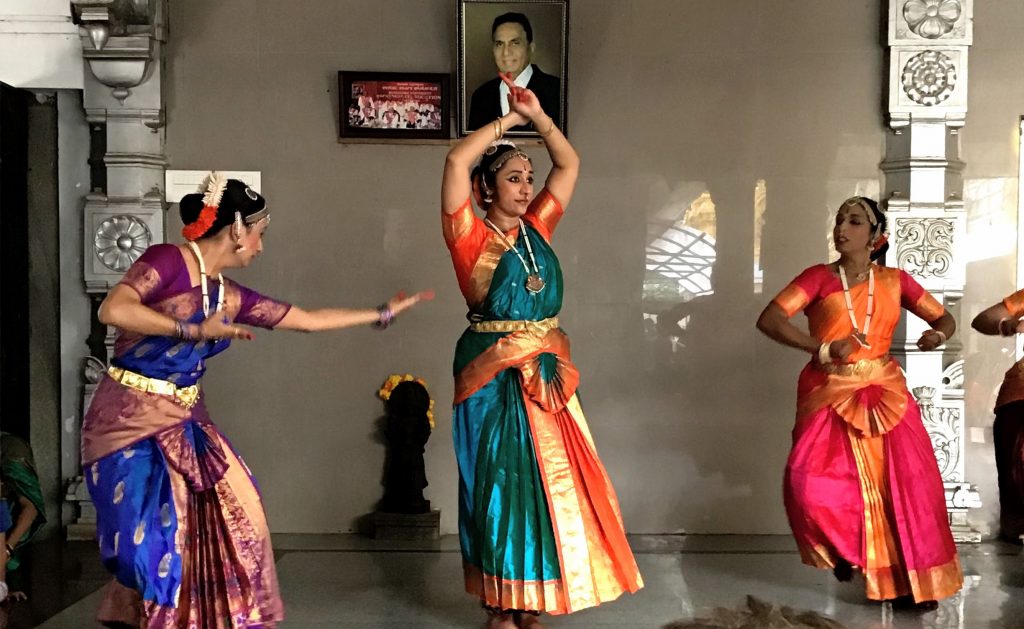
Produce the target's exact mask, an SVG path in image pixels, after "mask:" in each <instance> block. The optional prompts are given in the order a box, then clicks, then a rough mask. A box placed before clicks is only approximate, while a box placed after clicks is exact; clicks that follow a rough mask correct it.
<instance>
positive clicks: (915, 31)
mask: <svg viewBox="0 0 1024 629" xmlns="http://www.w3.org/2000/svg"><path fill="white" fill-rule="evenodd" d="M973 41H974V0H889V40H888V44H889V48H890V51H889V52H890V55H889V108H888V109H889V111H888V116H889V126H890V127H892V129H893V130H895V131H897V133H899V132H901V131H902V130H903V128H904V127H906V126H907V125H909V124H910V122H911V119H914V120H922V121H923V120H936V121H942V122H945V124H946V126H947V127H950V128H953V129H958V128H960V127H962V126H963V125H964V120H965V118H966V116H967V55H968V50H969V49H970V46H971V44H972V43H973Z"/></svg>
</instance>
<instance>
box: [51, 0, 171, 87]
mask: <svg viewBox="0 0 1024 629" xmlns="http://www.w3.org/2000/svg"><path fill="white" fill-rule="evenodd" d="M71 4H72V6H73V8H74V11H75V18H76V20H77V22H78V23H79V25H80V28H79V36H80V37H81V40H82V56H83V57H84V58H85V60H86V61H87V62H88V63H89V69H90V70H91V71H92V74H93V76H95V77H96V79H97V80H98V81H99V82H100V83H102V84H103V85H106V86H107V87H111V88H113V90H112V92H111V93H112V94H113V96H114V98H116V99H117V100H118V102H120V103H121V104H124V101H125V99H127V98H128V96H129V95H131V89H132V88H134V87H137V86H138V85H139V84H141V83H142V82H143V81H145V80H146V78H147V76H148V75H149V73H150V71H151V66H152V64H151V61H153V59H154V58H155V57H156V54H155V53H154V48H155V42H157V41H162V38H163V26H162V17H163V1H162V0H72V3H71Z"/></svg>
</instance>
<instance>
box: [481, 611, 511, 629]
mask: <svg viewBox="0 0 1024 629" xmlns="http://www.w3.org/2000/svg"><path fill="white" fill-rule="evenodd" d="M487 629H518V628H517V627H516V621H515V620H514V619H513V617H512V614H494V615H492V616H490V617H489V618H488V619H487Z"/></svg>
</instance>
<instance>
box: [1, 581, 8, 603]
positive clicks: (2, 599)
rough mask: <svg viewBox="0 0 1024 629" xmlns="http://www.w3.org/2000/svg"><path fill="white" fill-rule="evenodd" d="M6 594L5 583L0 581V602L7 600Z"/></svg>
mask: <svg viewBox="0 0 1024 629" xmlns="http://www.w3.org/2000/svg"><path fill="white" fill-rule="evenodd" d="M7 594H8V590H7V583H6V582H5V581H0V601H5V600H7Z"/></svg>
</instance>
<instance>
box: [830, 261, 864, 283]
mask: <svg viewBox="0 0 1024 629" xmlns="http://www.w3.org/2000/svg"><path fill="white" fill-rule="evenodd" d="M836 266H837V267H839V270H840V271H842V273H843V275H845V274H846V267H844V266H843V264H842V262H836ZM872 266H873V263H872V262H868V266H867V267H866V268H865V269H864V270H863V271H858V272H857V273H853V271H850V273H853V277H854V278H855V279H856V280H857V281H858V282H863V281H864V280H866V279H868V273H870V272H871V267H872Z"/></svg>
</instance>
